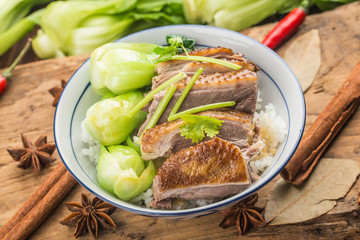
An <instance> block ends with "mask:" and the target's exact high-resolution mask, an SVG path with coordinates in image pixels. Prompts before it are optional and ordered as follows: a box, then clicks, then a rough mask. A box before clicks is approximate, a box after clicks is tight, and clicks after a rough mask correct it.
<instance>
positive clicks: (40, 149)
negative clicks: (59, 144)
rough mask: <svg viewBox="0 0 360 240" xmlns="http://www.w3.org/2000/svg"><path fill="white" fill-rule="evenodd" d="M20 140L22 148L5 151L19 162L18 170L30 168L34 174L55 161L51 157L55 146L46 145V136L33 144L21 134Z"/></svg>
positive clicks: (42, 136)
mask: <svg viewBox="0 0 360 240" xmlns="http://www.w3.org/2000/svg"><path fill="white" fill-rule="evenodd" d="M21 140H22V143H23V146H24V148H17V149H7V151H8V152H9V154H10V155H11V157H12V158H13V159H14V160H15V161H19V164H18V167H19V168H23V169H26V168H28V167H29V166H31V167H32V168H33V171H34V172H35V173H39V172H40V171H41V169H42V167H45V166H47V165H49V163H51V162H53V161H55V160H56V159H55V158H52V157H51V154H53V152H54V150H55V144H52V143H47V140H46V135H41V136H40V137H39V138H38V139H37V140H36V141H35V143H34V144H33V143H31V142H30V141H29V140H28V139H27V138H26V137H25V136H24V135H23V134H22V133H21Z"/></svg>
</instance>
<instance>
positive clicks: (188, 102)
mask: <svg viewBox="0 0 360 240" xmlns="http://www.w3.org/2000/svg"><path fill="white" fill-rule="evenodd" d="M257 77H258V75H257V73H255V72H251V71H249V70H244V71H233V72H226V73H215V74H210V75H200V77H199V79H198V80H197V81H196V82H195V84H194V86H193V87H192V88H191V91H190V92H189V93H188V95H187V96H186V98H185V100H184V102H183V103H182V104H181V107H180V109H179V110H178V112H180V111H184V110H187V109H189V108H193V107H197V106H201V105H206V104H211V103H217V102H226V101H235V102H236V105H235V106H234V109H235V110H237V111H241V112H246V113H249V114H251V115H253V114H254V112H255V107H256V100H257ZM190 79H191V77H187V78H186V79H184V80H183V81H180V82H178V83H177V84H176V85H177V89H176V92H175V93H174V95H173V97H172V99H171V100H170V102H169V104H168V105H167V107H166V109H165V111H164V113H163V114H162V115H161V117H160V119H159V121H158V124H160V123H163V122H166V121H167V118H168V116H169V114H170V112H171V110H172V108H173V107H174V105H175V103H176V101H177V100H178V99H179V97H180V95H181V93H182V92H183V90H184V88H185V87H186V86H187V83H188V82H189V81H190ZM165 93H166V91H162V92H159V93H158V94H156V95H155V96H154V100H153V101H152V102H151V105H150V107H149V109H148V111H149V114H148V116H147V120H146V121H145V122H144V123H143V125H142V126H141V127H140V129H139V133H138V135H140V134H141V133H142V132H143V130H144V129H145V127H146V125H147V124H148V121H149V119H150V118H151V117H152V115H153V113H154V112H155V110H156V108H157V107H158V105H159V103H160V102H161V100H162V98H163V97H164V95H165Z"/></svg>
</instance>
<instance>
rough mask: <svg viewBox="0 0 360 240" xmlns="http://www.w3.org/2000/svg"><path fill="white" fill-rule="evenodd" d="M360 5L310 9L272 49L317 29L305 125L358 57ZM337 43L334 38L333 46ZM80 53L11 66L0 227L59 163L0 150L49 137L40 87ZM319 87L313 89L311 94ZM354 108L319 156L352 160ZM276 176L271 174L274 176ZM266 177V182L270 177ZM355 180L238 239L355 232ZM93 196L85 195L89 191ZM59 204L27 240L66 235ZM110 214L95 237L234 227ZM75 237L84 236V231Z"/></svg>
mask: <svg viewBox="0 0 360 240" xmlns="http://www.w3.org/2000/svg"><path fill="white" fill-rule="evenodd" d="M359 24H360V4H359V3H353V4H351V5H347V6H343V7H340V8H338V9H337V10H335V11H331V12H326V13H322V14H319V15H313V16H310V17H308V18H307V19H306V21H305V23H304V25H303V26H302V27H301V29H300V30H299V31H298V32H297V33H296V35H295V36H294V37H293V38H292V39H291V40H290V41H289V42H287V43H286V44H285V45H284V46H283V47H281V48H280V49H279V50H278V53H279V54H280V55H282V54H283V53H284V51H285V50H286V48H287V46H288V45H289V44H290V43H291V41H293V40H294V39H295V37H296V36H299V35H301V34H302V33H304V32H306V31H309V30H310V29H313V28H317V29H319V31H320V35H321V42H322V66H321V69H320V72H319V74H318V76H317V78H316V80H315V84H314V85H313V86H312V87H311V88H310V89H309V91H308V92H307V93H306V94H305V98H306V102H307V113H308V116H307V124H308V125H309V124H311V123H312V122H313V120H314V119H315V118H316V116H317V115H318V114H319V113H320V112H321V110H322V109H323V108H324V107H325V106H326V104H327V102H328V100H329V99H331V97H332V96H333V95H334V94H335V93H336V91H337V89H338V88H339V86H340V85H341V84H342V82H343V81H344V80H345V79H346V78H347V76H348V75H349V73H350V72H351V70H352V68H353V66H355V64H356V63H357V62H358V61H359V60H360V44H359V36H360V29H359V27H358V26H359ZM271 27H272V26H271V24H270V25H266V26H260V27H256V28H252V29H250V30H247V31H245V33H246V34H248V35H249V36H253V37H254V38H259V39H261V36H262V35H264V33H265V34H266V32H267V31H268V30H269V29H270V28H271ZM339 43H341V44H339ZM86 58H87V56H78V57H69V58H63V59H51V60H45V61H39V62H34V63H29V64H25V65H21V66H19V67H18V68H17V69H16V70H15V72H14V75H13V80H12V82H11V83H10V86H9V88H8V89H7V91H6V92H5V94H4V95H3V96H1V98H0V159H1V162H0V199H1V202H2V204H1V205H0V226H2V225H4V224H5V222H6V221H7V220H8V219H9V218H10V217H11V216H12V214H14V213H15V212H16V211H17V210H18V209H19V208H20V207H21V205H22V203H23V202H24V201H25V199H26V198H27V197H29V196H30V195H31V193H32V192H33V191H34V190H35V189H36V188H37V187H38V186H39V185H40V184H41V182H42V181H43V179H45V178H46V176H47V174H49V172H50V171H51V170H52V169H53V168H54V166H55V164H56V163H58V162H59V161H60V159H59V157H58V155H57V154H56V153H55V155H54V156H55V157H56V158H57V160H56V161H55V162H54V163H53V164H52V165H51V166H50V167H49V168H48V169H45V170H44V172H42V173H41V174H39V175H34V174H33V173H32V172H31V170H22V169H18V168H16V165H17V163H16V162H14V161H13V160H12V159H11V157H10V156H9V155H8V153H7V151H6V149H7V148H14V147H21V141H20V133H21V132H23V133H24V134H25V135H26V136H28V137H29V138H30V139H31V140H35V139H36V138H37V137H38V136H39V135H40V134H43V133H45V134H47V135H48V139H49V141H53V136H52V122H53V114H54V108H53V107H52V106H51V103H52V100H53V98H52V96H51V95H50V94H49V93H48V89H50V88H51V87H54V86H59V85H60V80H61V79H65V80H67V79H68V78H69V77H70V76H71V74H72V73H73V72H74V71H75V70H76V69H77V68H78V67H79V66H80V65H81V63H82V62H83V61H84V60H85V59H86ZM319 89H320V90H321V91H320V92H319ZM359 140H360V111H359V110H358V111H357V112H356V114H355V115H354V116H353V117H352V119H351V120H350V121H349V122H348V123H347V125H346V127H345V128H344V129H343V130H342V131H341V133H340V135H339V137H338V138H337V139H336V140H335V141H334V143H333V144H332V145H331V147H330V149H329V150H328V151H327V152H326V154H325V156H326V157H334V158H353V159H355V160H358V161H360V141H359ZM275 180H276V179H275ZM275 180H274V181H275ZM274 181H272V182H271V183H270V184H268V185H267V186H266V187H264V188H263V189H261V190H260V191H259V196H260V199H259V206H264V204H265V200H266V197H267V194H268V193H269V191H270V190H271V187H272V185H273V184H274ZM359 190H360V189H359V181H358V182H357V183H356V184H355V185H354V187H353V188H352V189H351V191H350V192H349V194H348V195H347V196H346V197H345V198H344V199H342V200H340V201H339V204H338V206H337V207H336V208H335V209H333V211H332V213H333V214H326V215H324V216H322V217H320V218H317V219H313V220H310V221H307V222H305V223H301V224H293V225H287V226H266V227H265V228H262V229H251V231H250V232H249V233H248V234H247V235H245V236H244V237H243V238H244V239H250V238H252V239H260V238H276V239H290V238H294V237H296V238H297V239H298V238H299V236H302V237H301V238H303V239H314V238H319V239H325V238H327V239H329V238H336V239H339V238H348V239H356V238H359V230H358V229H359V227H360V226H359V224H360V223H359V217H357V218H354V217H353V213H352V211H353V210H354V209H356V208H357V205H356V198H357V194H358V191H359ZM80 193H86V194H88V192H87V191H86V190H85V189H84V188H83V187H81V186H80V185H78V186H77V187H76V188H74V190H72V192H71V193H70V194H69V195H68V196H67V197H66V199H65V201H64V202H66V201H79V200H80ZM91 197H93V196H91ZM68 213H69V212H68V210H67V209H66V207H65V205H64V204H62V205H60V206H59V207H58V208H57V209H56V210H55V211H54V212H53V214H52V215H51V216H50V217H48V218H47V220H46V221H45V222H44V223H43V224H42V225H41V226H40V227H39V228H38V229H37V230H36V231H35V232H34V233H33V234H32V236H31V237H30V239H70V238H72V233H73V230H74V229H73V228H69V227H67V226H62V225H60V224H59V223H58V222H59V221H60V220H61V219H62V218H64V217H65V216H66V215H67V214H68ZM113 216H114V220H115V222H116V224H117V225H118V228H117V229H116V230H115V231H105V232H104V233H102V234H101V235H100V236H101V238H103V239H111V238H116V239H118V238H121V239H145V238H146V239H187V238H191V239H214V238H216V239H232V238H236V237H237V235H236V230H235V228H233V227H230V228H228V229H226V230H223V229H221V228H220V227H217V225H218V223H219V222H220V220H221V216H220V215H219V214H213V215H209V216H205V217H200V218H196V219H189V220H157V219H154V218H147V217H142V216H137V215H134V214H132V213H129V212H126V211H123V210H117V211H116V212H115V213H114V215H113ZM83 239H90V237H87V236H86V237H84V238H83Z"/></svg>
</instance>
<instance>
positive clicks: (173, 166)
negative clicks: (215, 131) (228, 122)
mask: <svg viewBox="0 0 360 240" xmlns="http://www.w3.org/2000/svg"><path fill="white" fill-rule="evenodd" d="M250 183H251V180H250V177H249V173H248V170H247V165H246V162H245V161H244V159H243V157H242V154H241V151H240V149H239V148H238V147H236V146H235V145H233V144H231V143H229V142H227V141H224V140H222V139H220V138H217V137H214V138H212V139H211V140H209V141H206V142H202V143H200V144H198V145H196V146H193V147H190V148H186V149H183V150H181V151H179V152H178V153H176V154H174V155H172V156H171V157H169V158H168V159H167V160H166V161H165V162H164V164H163V165H162V167H161V168H160V169H159V170H158V173H157V175H156V176H155V178H154V182H153V192H154V199H155V201H161V200H163V199H168V198H182V199H203V198H214V197H225V196H228V195H230V194H235V193H238V192H240V191H241V190H243V189H244V188H246V187H247V186H248V185H249V184H250Z"/></svg>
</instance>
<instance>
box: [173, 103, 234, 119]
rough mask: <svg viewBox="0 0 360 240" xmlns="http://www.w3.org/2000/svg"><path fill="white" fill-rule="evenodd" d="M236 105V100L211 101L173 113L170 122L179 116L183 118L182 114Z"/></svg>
mask: <svg viewBox="0 0 360 240" xmlns="http://www.w3.org/2000/svg"><path fill="white" fill-rule="evenodd" d="M234 105H235V102H234V101H229V102H220V103H211V104H207V105H202V106H198V107H194V108H190V109H187V110H185V111H182V112H179V113H176V114H174V115H171V116H169V117H168V121H170V122H171V121H174V120H176V119H178V118H181V117H182V116H184V115H187V114H193V113H198V112H203V111H207V110H211V109H215V108H222V107H232V106H234Z"/></svg>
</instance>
